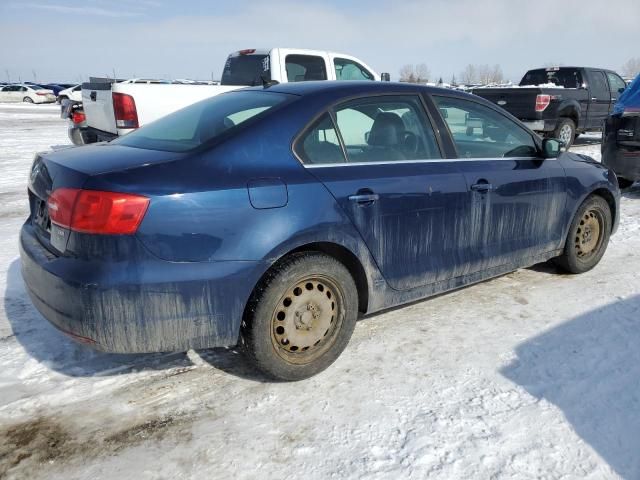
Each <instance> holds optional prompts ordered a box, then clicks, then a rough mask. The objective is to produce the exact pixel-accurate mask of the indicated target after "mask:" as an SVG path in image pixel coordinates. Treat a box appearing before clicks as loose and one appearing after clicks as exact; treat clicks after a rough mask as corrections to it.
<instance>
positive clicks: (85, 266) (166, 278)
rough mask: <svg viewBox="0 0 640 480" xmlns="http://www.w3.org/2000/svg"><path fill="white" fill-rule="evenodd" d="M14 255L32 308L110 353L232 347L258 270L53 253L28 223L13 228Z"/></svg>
mask: <svg viewBox="0 0 640 480" xmlns="http://www.w3.org/2000/svg"><path fill="white" fill-rule="evenodd" d="M20 256H21V261H22V276H23V278H24V282H25V284H26V287H27V291H28V293H29V296H30V297H31V299H32V301H33V304H34V305H35V307H36V308H37V309H38V311H39V312H40V313H41V314H42V315H43V316H44V317H45V318H46V319H47V320H49V321H50V322H51V323H52V324H53V325H54V326H56V327H57V328H58V329H59V330H61V331H63V332H64V333H66V334H68V335H70V336H71V337H73V338H74V339H76V340H78V341H80V342H82V343H86V344H88V345H90V346H91V347H93V348H95V349H97V350H102V351H106V352H113V353H145V352H168V351H185V350H188V349H189V348H211V347H218V346H232V345H235V344H236V343H237V340H238V335H239V331H240V322H241V319H242V314H243V311H244V306H245V304H246V302H247V300H248V298H249V295H250V294H251V291H252V289H253V286H254V285H255V283H256V282H257V281H258V279H259V277H260V275H261V274H262V272H263V265H262V262H242V261H225V262H199V263H187V262H185V263H176V262H167V261H163V260H159V259H156V258H152V259H149V260H145V261H144V263H142V264H138V265H136V264H135V263H133V264H124V265H123V264H118V263H116V262H111V263H106V262H103V263H96V262H90V261H86V260H80V259H76V258H69V257H57V256H55V255H53V254H52V253H50V252H49V250H47V249H46V248H45V247H44V246H43V245H42V244H41V243H40V241H39V240H38V239H37V237H36V236H35V234H34V231H33V227H32V226H31V224H30V223H29V222H27V223H26V224H25V225H24V226H23V227H22V230H21V233H20ZM123 276H124V277H125V278H126V279H127V280H126V281H123V280H122V278H123ZM116 278H117V279H118V280H114V279H116Z"/></svg>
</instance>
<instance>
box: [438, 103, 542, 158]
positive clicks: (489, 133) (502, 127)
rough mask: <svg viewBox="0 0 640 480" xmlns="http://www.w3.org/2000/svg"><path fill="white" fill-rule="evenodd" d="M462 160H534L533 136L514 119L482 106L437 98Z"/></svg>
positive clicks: (535, 150) (535, 151)
mask: <svg viewBox="0 0 640 480" xmlns="http://www.w3.org/2000/svg"><path fill="white" fill-rule="evenodd" d="M433 100H434V102H435V103H436V105H437V107H438V109H439V110H440V112H441V114H442V117H443V120H444V121H445V122H446V123H447V126H448V127H449V131H450V132H451V136H452V138H453V141H454V143H455V145H456V149H457V150H458V156H459V157H461V158H501V157H535V156H537V155H538V148H537V147H536V144H535V142H534V140H533V137H532V136H531V134H530V133H529V132H527V131H526V130H525V129H524V128H522V127H521V126H520V125H518V124H517V123H515V122H514V121H513V120H510V119H509V118H507V117H505V116H503V115H501V114H499V113H498V112H496V111H495V110H493V109H491V108H489V107H486V106H484V105H481V104H479V103H476V102H473V101H470V100H465V99H462V98H453V97H440V96H434V97H433Z"/></svg>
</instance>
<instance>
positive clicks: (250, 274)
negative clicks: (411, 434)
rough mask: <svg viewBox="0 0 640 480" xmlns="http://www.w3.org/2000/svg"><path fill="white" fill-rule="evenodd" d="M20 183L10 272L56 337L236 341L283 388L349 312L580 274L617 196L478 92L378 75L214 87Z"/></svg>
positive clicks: (339, 343) (54, 157)
mask: <svg viewBox="0 0 640 480" xmlns="http://www.w3.org/2000/svg"><path fill="white" fill-rule="evenodd" d="M443 112H447V114H446V115H444V114H443ZM471 117H473V118H474V119H476V120H474V122H478V121H479V122H481V126H480V127H474V132H473V133H472V135H468V134H467V126H466V122H467V121H468V120H467V119H468V118H471ZM28 189H29V202H30V207H31V215H30V217H29V219H28V220H27V221H26V223H25V224H24V226H23V228H22V231H21V235H20V248H21V258H22V262H21V264H22V274H23V277H24V280H25V283H26V285H27V290H28V292H29V294H30V296H31V299H32V301H33V303H34V305H35V306H36V307H37V308H38V310H39V311H40V312H41V313H42V314H43V315H44V316H45V317H46V318H47V319H49V320H50V321H51V322H52V323H53V324H54V325H55V326H57V327H58V328H59V329H60V330H62V331H63V332H66V333H67V334H68V335H70V336H72V337H73V338H75V339H76V340H79V341H81V342H84V343H86V344H88V345H90V346H92V347H94V348H97V349H100V350H105V351H110V352H154V351H172V350H175V351H181V350H186V349H188V348H207V347H215V346H230V345H236V344H237V343H238V342H239V343H240V345H241V347H242V348H243V349H244V350H245V351H246V352H247V353H248V355H249V357H250V358H251V359H252V360H253V361H254V362H255V363H256V365H257V366H258V367H259V368H260V369H262V370H263V371H264V372H266V373H267V374H268V375H270V376H271V377H275V378H279V379H284V380H298V379H301V378H306V377H308V376H310V375H313V374H315V373H318V372H319V371H321V370H323V369H325V368H326V367H327V366H329V365H330V364H331V363H332V362H333V361H334V360H335V359H336V358H337V357H338V355H339V354H340V353H341V351H342V350H343V349H344V348H345V346H346V345H347V343H348V340H349V337H350V336H351V333H352V331H353V328H354V325H355V322H356V318H357V316H358V314H359V313H363V314H364V313H372V312H377V311H380V310H383V309H387V308H390V307H394V306H397V305H402V304H405V303H407V302H411V301H414V300H418V299H422V298H426V297H429V296H431V295H435V294H437V293H440V292H444V291H447V290H451V289H455V288H459V287H462V286H464V285H468V284H471V283H474V282H478V281H481V280H485V279H487V278H491V277H494V276H496V275H501V274H504V273H506V272H509V271H512V270H514V269H517V268H520V267H527V266H530V265H533V264H535V263H538V262H544V261H547V260H549V259H554V260H555V261H556V263H557V264H558V265H559V266H561V267H562V269H564V270H566V271H569V272H572V273H581V272H585V271H587V270H590V269H591V268H593V267H594V266H595V265H596V264H597V263H598V262H599V261H600V259H601V258H602V256H603V254H604V252H605V249H606V247H607V243H608V241H609V236H610V234H612V233H613V232H615V230H616V228H617V224H618V217H619V214H618V212H619V198H620V191H619V189H618V186H617V182H616V178H615V175H614V174H613V172H611V171H610V170H608V169H606V168H605V167H603V166H602V165H601V164H599V163H597V162H595V161H593V160H592V159H589V158H588V157H586V156H581V155H576V154H572V153H564V154H561V152H560V143H559V142H558V141H557V140H554V139H545V140H541V139H540V138H539V137H538V136H537V135H535V134H534V133H533V132H531V131H530V130H528V129H527V128H526V127H525V126H524V125H523V124H522V123H521V122H519V121H518V120H516V119H515V118H513V117H511V116H510V115H509V114H507V113H506V112H504V111H503V110H501V109H500V108H498V107H496V106H495V105H493V104H492V103H490V102H487V101H484V100H482V99H481V98H479V97H476V96H472V95H469V94H465V93H462V92H458V91H453V90H445V89H438V88H433V87H423V86H417V85H411V84H390V83H383V82H308V83H290V84H282V85H276V86H271V87H267V88H248V89H246V90H238V91H235V92H231V93H225V94H222V95H218V96H215V97H212V98H209V99H206V100H204V101H201V102H199V103H196V104H194V105H191V106H189V107H187V108H185V109H183V110H180V111H178V112H175V113H173V114H171V115H168V116H166V117H165V118H162V119H160V120H157V121H155V122H154V123H152V124H149V125H147V126H146V127H143V128H141V129H139V130H138V131H136V132H133V133H131V134H129V135H126V136H123V137H121V138H118V139H117V140H114V141H112V142H110V143H108V144H101V145H95V146H85V147H82V148H71V149H67V150H64V151H56V152H47V153H40V154H38V155H37V156H36V159H35V161H34V164H33V167H32V170H31V174H30V180H29V186H28Z"/></svg>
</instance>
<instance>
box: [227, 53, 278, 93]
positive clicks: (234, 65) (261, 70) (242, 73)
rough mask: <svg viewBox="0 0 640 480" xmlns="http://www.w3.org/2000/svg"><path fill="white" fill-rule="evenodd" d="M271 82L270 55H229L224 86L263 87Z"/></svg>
mask: <svg viewBox="0 0 640 480" xmlns="http://www.w3.org/2000/svg"><path fill="white" fill-rule="evenodd" d="M270 80H271V62H270V59H269V55H236V56H233V55H229V58H227V63H225V64H224V71H223V72H222V79H221V80H220V83H221V84H222V85H247V86H256V85H262V84H263V82H268V81H270Z"/></svg>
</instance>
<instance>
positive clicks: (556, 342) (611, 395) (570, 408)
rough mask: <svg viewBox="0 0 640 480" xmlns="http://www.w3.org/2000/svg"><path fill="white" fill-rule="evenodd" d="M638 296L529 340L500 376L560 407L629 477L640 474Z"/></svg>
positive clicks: (598, 450)
mask: <svg viewBox="0 0 640 480" xmlns="http://www.w3.org/2000/svg"><path fill="white" fill-rule="evenodd" d="M639 345H640V295H637V296H634V297H630V298H627V299H624V300H620V301H618V302H615V303H612V304H609V305H607V306H605V307H602V308H599V309H597V310H593V311H591V312H588V313H586V314H584V315H581V316H579V317H577V318H575V319H573V320H570V321H568V322H566V323H563V324H562V325H560V326H558V327H556V328H554V329H552V330H550V331H547V332H545V333H543V334H541V335H539V336H537V337H534V338H532V339H529V340H527V341H526V342H524V343H522V344H520V345H519V346H518V347H517V348H516V353H517V359H516V360H515V361H514V362H513V363H512V364H511V365H509V366H507V367H505V368H504V369H503V370H502V372H501V373H502V374H503V375H504V376H505V377H507V378H508V379H510V380H511V381H513V382H515V383H516V384H518V385H521V386H522V387H523V388H524V389H525V390H527V392H529V393H530V394H531V395H533V396H535V397H537V398H539V399H542V398H544V399H546V400H547V401H549V402H551V403H552V404H554V405H556V406H557V407H558V408H560V409H561V410H562V412H563V414H564V416H565V417H566V419H567V420H568V421H569V422H570V423H571V425H572V426H573V428H574V430H575V432H576V433H577V434H578V435H579V436H580V437H581V438H582V439H583V440H584V441H585V442H587V443H588V444H589V445H591V446H592V447H593V449H594V450H595V451H596V452H597V453H598V454H599V455H600V456H601V457H602V458H603V459H604V460H605V461H606V462H607V463H608V464H609V465H610V466H611V468H613V469H614V470H615V471H616V472H618V474H620V475H621V476H622V477H624V478H629V479H631V478H640V456H639V455H638V452H640V381H639V379H640V348H638V346H639Z"/></svg>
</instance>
